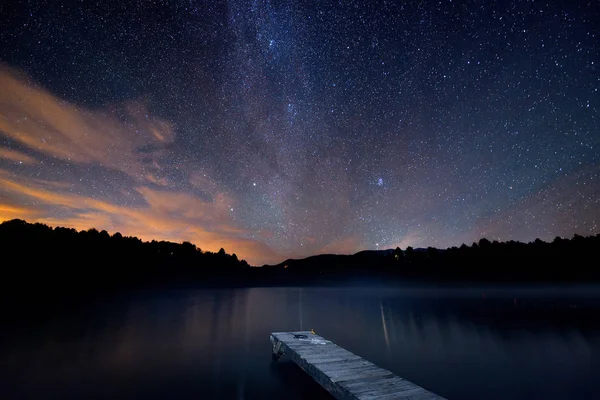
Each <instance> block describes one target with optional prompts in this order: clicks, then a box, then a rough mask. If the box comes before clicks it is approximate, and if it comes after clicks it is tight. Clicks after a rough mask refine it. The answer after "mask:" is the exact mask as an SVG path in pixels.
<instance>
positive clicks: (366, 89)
mask: <svg viewBox="0 0 600 400" xmlns="http://www.w3.org/2000/svg"><path fill="white" fill-rule="evenodd" d="M561 3H563V2H543V1H535V2H526V1H515V2H507V1H499V2H489V1H448V0H446V1H441V2H437V1H436V2H429V1H420V2H417V1H414V2H397V3H396V2H393V1H384V2H380V1H365V2H363V1H338V2H329V1H327V2H320V1H314V2H310V1H272V2H271V1H262V0H256V1H248V2H246V1H239V0H233V1H229V2H219V1H214V2H213V1H210V2H208V1H207V2H195V1H181V2H177V1H173V2H146V1H139V2H129V1H118V2H110V1H107V2H104V1H103V2H97V4H94V3H92V2H54V1H52V2H50V1H49V2H44V1H31V2H12V1H5V2H2V4H1V5H0V62H1V64H0V220H6V219H11V218H22V219H25V220H27V221H40V222H44V223H47V224H50V225H53V226H56V225H61V226H71V227H75V228H77V229H88V228H91V227H95V228H97V229H106V230H107V231H109V232H111V233H112V232H116V231H120V232H121V233H122V234H124V235H136V236H139V237H142V238H143V239H146V240H149V239H167V240H174V241H182V240H190V241H192V242H194V243H195V244H197V245H198V246H199V247H200V248H202V249H206V250H213V251H215V250H218V249H219V248H220V247H224V248H225V249H226V250H227V251H228V252H230V253H234V252H235V253H237V255H238V256H239V257H240V258H246V259H247V260H248V261H249V262H250V263H251V264H255V265H260V264H262V263H266V262H269V263H272V262H279V261H281V260H283V259H285V258H287V257H299V256H307V255H311V254H316V253H323V252H336V253H351V252H355V251H358V250H361V249H366V248H371V249H375V248H390V247H396V246H400V247H402V248H404V247H406V246H409V245H410V246H416V247H426V246H435V247H447V246H453V245H460V244H461V243H471V242H473V241H476V240H479V239H480V238H481V237H487V238H488V239H497V240H511V239H512V240H521V241H530V240H534V239H535V238H541V239H543V240H552V239H553V238H554V237H555V236H562V237H571V236H572V235H573V234H575V233H577V234H581V235H589V234H596V233H600V227H599V225H598V224H599V221H600V183H599V177H600V176H599V175H600V165H599V159H600V152H599V150H598V149H600V114H599V111H600V93H599V91H598V89H599V88H600V69H599V68H598V67H599V63H600V57H599V56H600V45H599V41H600V5H599V3H598V2H597V1H589V2H580V1H570V2H564V4H561Z"/></svg>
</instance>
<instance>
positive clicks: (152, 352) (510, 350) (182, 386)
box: [0, 288, 600, 399]
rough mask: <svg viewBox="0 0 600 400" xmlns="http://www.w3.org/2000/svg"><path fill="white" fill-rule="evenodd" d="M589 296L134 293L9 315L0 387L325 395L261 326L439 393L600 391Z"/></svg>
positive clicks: (38, 392) (63, 393) (113, 394)
mask: <svg viewBox="0 0 600 400" xmlns="http://www.w3.org/2000/svg"><path fill="white" fill-rule="evenodd" d="M598 293H599V292H598V291H597V290H596V289H594V288H587V289H578V288H572V289H570V290H563V289H560V290H558V289H556V290H551V291H549V290H528V289H519V290H516V289H511V290H509V289H504V290H491V289H469V290H465V289H391V288H387V289H381V288H361V289H357V288H343V289H341V288H304V289H301V288H253V289H234V290H198V291H186V292H169V293H162V294H137V295H135V296H130V297H129V298H119V299H114V300H112V301H103V302H97V303H95V304H93V305H86V306H81V307H78V308H74V309H72V310H70V311H69V312H61V313H56V312H54V313H50V314H49V315H39V316H37V315H36V316H34V315H31V312H30V313H29V314H28V315H24V316H22V320H21V321H16V322H15V321H13V320H11V321H10V324H7V329H5V332H4V336H3V337H4V338H5V339H6V340H4V345H0V350H1V352H0V373H1V374H0V385H1V386H0V390H1V391H0V393H5V394H7V395H8V396H2V397H3V398H18V397H19V398H20V397H34V398H50V397H52V398H56V397H58V398H69V397H70V398H82V397H85V398H131V397H138V398H164V397H171V398H173V397H177V398H223V399H255V398H257V399H258V398H281V397H283V398H290V399H301V398H308V397H311V398H328V397H327V394H326V393H325V392H324V391H323V390H322V389H321V388H320V387H318V385H316V384H315V383H314V382H312V380H311V379H310V378H308V377H307V376H306V375H305V374H304V373H303V372H302V371H300V370H299V369H298V368H297V367H295V366H294V365H293V364H291V363H290V362H289V361H286V359H285V357H284V358H283V359H282V361H280V362H278V363H272V362H271V357H270V351H271V349H270V343H269V333H270V332H271V331H282V330H284V331H285V330H300V329H311V328H313V329H315V330H316V331H317V333H319V334H321V335H322V336H324V337H326V338H328V339H331V340H333V341H334V342H336V343H337V344H339V345H340V346H342V347H345V348H347V349H348V350H350V351H352V352H354V353H356V354H358V355H360V356H363V357H365V358H367V359H369V360H370V361H373V362H375V363H377V364H379V365H380V366H382V367H384V368H387V369H390V370H391V371H393V372H395V373H396V374H398V375H400V376H402V377H405V378H407V379H409V380H412V381H414V382H416V383H417V384H420V385H422V386H424V387H425V388H427V389H429V390H432V391H434V392H438V393H439V394H441V395H443V396H446V397H448V398H457V399H458V398H461V399H463V398H464V399H476V398H487V399H496V398H497V399H500V398H502V399H505V398H513V399H519V398H522V399H525V398H527V399H529V398H532V397H533V398H541V397H543V398H546V399H559V398H597V397H598V396H599V393H600V382H598V380H597V379H596V375H597V371H600V313H598V311H600V295H598ZM40 313H42V312H41V311H40ZM44 313H47V311H44ZM31 320H41V321H43V322H40V323H37V322H31Z"/></svg>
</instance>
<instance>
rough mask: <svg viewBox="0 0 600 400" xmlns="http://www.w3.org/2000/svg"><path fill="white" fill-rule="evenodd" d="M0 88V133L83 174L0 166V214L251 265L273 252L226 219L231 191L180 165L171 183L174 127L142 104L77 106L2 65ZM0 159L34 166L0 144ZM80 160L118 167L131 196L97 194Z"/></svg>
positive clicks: (85, 163) (275, 257) (89, 164)
mask: <svg viewBox="0 0 600 400" xmlns="http://www.w3.org/2000/svg"><path fill="white" fill-rule="evenodd" d="M0 87H2V90H1V91H0V134H1V135H4V136H5V137H6V138H8V140H9V141H12V142H14V143H18V146H19V148H26V149H27V151H28V153H32V154H34V155H38V156H39V157H40V158H45V159H49V160H53V159H58V160H60V161H61V163H62V164H63V165H67V166H68V165H72V166H75V167H77V166H81V167H83V168H79V169H78V171H79V172H80V173H83V174H84V176H83V177H82V179H81V180H80V182H76V183H71V182H69V183H68V180H65V173H64V170H60V169H58V167H56V166H54V165H55V163H53V162H47V163H45V164H44V167H45V168H46V170H45V176H46V177H48V176H49V177H50V178H51V179H43V178H38V177H35V175H36V174H33V173H32V172H33V170H21V169H20V170H19V171H18V172H9V171H0V219H1V220H7V219H12V218H23V219H26V220H29V221H37V222H43V223H47V224H49V225H52V226H58V225H60V226H68V227H74V228H76V229H89V228H92V227H93V228H97V229H106V230H108V231H110V232H116V231H120V232H121V233H122V234H124V235H131V236H138V237H140V238H142V239H144V240H152V239H157V240H172V241H177V242H179V241H183V240H188V241H191V242H193V243H195V244H196V245H198V246H199V247H201V248H202V249H204V250H210V251H218V250H219V248H221V247H224V248H225V249H226V250H227V251H229V252H235V253H237V254H238V256H239V257H240V258H245V259H246V260H248V261H249V262H250V263H255V264H262V263H265V262H274V261H278V260H279V259H280V258H281V256H280V255H279V254H276V253H275V252H274V251H273V250H272V249H270V248H269V247H268V246H266V245H265V244H264V243H262V242H260V241H257V240H254V239H251V238H250V235H249V232H247V231H246V230H244V229H243V228H241V227H240V226H238V224H236V221H235V220H234V218H233V216H232V213H231V210H232V209H233V207H235V205H236V201H235V199H234V198H233V197H232V196H231V195H230V194H229V193H228V191H227V190H226V189H225V188H224V187H223V186H222V185H219V183H218V182H216V181H215V180H214V179H212V178H211V177H210V176H209V175H208V174H207V173H206V172H199V171H195V172H194V171H193V166H190V167H189V170H186V171H184V179H183V181H182V182H176V183H177V186H175V185H172V184H171V182H170V181H169V179H167V178H166V177H165V176H166V175H168V170H165V169H164V168H163V167H161V164H163V163H162V162H161V161H162V160H163V159H168V158H169V157H175V156H177V155H176V154H173V150H172V149H170V144H171V143H172V142H173V141H174V139H175V127H174V125H173V124H171V123H170V122H168V121H165V120H162V119H160V118H156V117H154V116H152V115H151V114H150V112H149V111H148V109H147V107H145V106H144V104H142V103H136V102H130V103H127V104H121V105H113V106H111V107H106V108H102V109H95V110H91V109H86V108H84V107H81V106H78V105H75V104H71V103H69V102H66V101H64V100H62V99H60V98H58V97H56V96H54V95H53V94H51V93H50V92H48V91H47V90H45V89H43V88H40V87H38V86H36V85H35V84H33V83H31V82H30V81H29V80H28V79H27V78H26V77H23V76H22V75H20V74H18V73H17V72H15V71H12V70H10V69H8V68H6V67H1V68H0ZM0 158H2V159H4V160H8V161H10V162H20V163H22V164H26V167H27V166H28V167H29V168H33V167H34V166H35V164H37V161H36V159H35V158H34V157H33V156H30V155H27V154H25V153H23V152H20V151H16V150H14V149H9V148H1V149H0ZM87 167H93V168H90V169H89V171H92V170H93V169H94V170H95V171H96V172H95V173H97V170H98V168H100V169H101V170H102V169H104V170H113V171H119V172H120V173H124V174H125V175H122V176H123V179H121V181H120V182H119V183H118V185H117V186H119V187H122V188H123V190H125V191H127V192H129V193H133V194H134V195H135V197H137V198H139V199H141V201H137V202H135V204H133V202H132V203H128V202H124V201H122V199H117V198H113V197H111V196H109V195H106V194H104V195H101V194H102V193H105V192H103V188H102V187H100V186H101V184H100V183H98V182H97V179H96V178H97V177H96V175H95V174H94V173H92V172H89V171H88V168H87ZM53 168H55V169H53ZM186 176H187V178H185V177H186ZM125 177H128V178H125ZM186 187H187V188H188V189H189V190H186ZM200 192H201V193H200Z"/></svg>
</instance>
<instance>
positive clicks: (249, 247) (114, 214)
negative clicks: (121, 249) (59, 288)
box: [0, 175, 281, 264]
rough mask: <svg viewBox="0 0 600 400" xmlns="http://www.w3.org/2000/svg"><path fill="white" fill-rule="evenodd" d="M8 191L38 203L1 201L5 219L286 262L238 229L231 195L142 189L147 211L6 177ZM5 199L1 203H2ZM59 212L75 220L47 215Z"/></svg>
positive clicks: (258, 260)
mask: <svg viewBox="0 0 600 400" xmlns="http://www.w3.org/2000/svg"><path fill="white" fill-rule="evenodd" d="M0 186H1V187H2V188H3V192H7V193H10V195H11V196H12V197H19V198H22V199H24V198H28V199H30V200H35V201H33V202H31V201H30V203H35V204H36V205H37V206H35V207H30V208H27V207H17V206H11V205H8V204H2V203H1V202H0V217H1V218H0V219H2V220H8V219H12V218H22V219H27V220H29V221H33V222H43V223H46V224H49V225H52V226H57V225H60V226H68V227H73V228H75V229H78V230H81V229H89V228H96V229H106V230H107V231H110V232H116V231H119V232H121V233H122V234H124V235H128V236H137V237H140V238H142V239H144V240H152V239H156V240H171V241H175V242H181V241H184V240H187V241H190V242H192V243H195V244H196V245H198V246H199V247H201V248H202V249H203V250H209V251H218V250H219V249H220V248H221V247H223V248H225V249H227V250H228V251H229V252H235V253H237V254H238V256H239V257H240V258H244V259H246V260H247V261H248V262H250V263H256V264H263V263H265V262H273V261H276V260H279V259H280V258H281V256H280V255H278V254H276V253H275V252H274V251H273V250H271V249H270V248H269V247H268V246H266V245H265V244H263V243H261V242H258V241H255V240H251V239H248V238H247V237H246V236H247V234H248V232H246V231H244V230H242V229H240V228H237V227H236V226H235V225H233V223H232V219H231V217H230V216H229V214H228V209H229V205H230V204H231V203H232V202H233V201H232V199H230V198H229V197H228V196H226V195H225V194H217V195H216V196H215V197H214V199H213V200H212V201H204V200H201V199H199V198H197V197H195V196H192V195H189V194H186V193H177V192H170V191H164V190H160V191H159V190H154V189H150V188H148V187H139V188H137V189H136V190H137V191H138V192H139V193H140V194H141V195H142V197H143V198H144V200H145V202H146V205H145V206H141V207H128V206H121V205H117V204H114V203H111V202H107V201H102V200H97V199H94V198H91V197H86V196H81V195H76V194H72V193H68V192H67V193H63V192H59V191H56V190H55V189H54V188H52V187H51V186H49V187H43V186H42V185H40V184H39V183H34V182H27V183H26V184H23V183H17V182H14V181H11V180H10V179H7V178H5V177H2V176H1V175H0ZM0 200H1V199H0ZM52 207H59V208H60V209H61V210H63V214H64V212H66V214H68V215H69V216H67V217H62V218H56V217H53V216H52V215H50V213H49V212H47V211H46V210H48V209H50V208H52Z"/></svg>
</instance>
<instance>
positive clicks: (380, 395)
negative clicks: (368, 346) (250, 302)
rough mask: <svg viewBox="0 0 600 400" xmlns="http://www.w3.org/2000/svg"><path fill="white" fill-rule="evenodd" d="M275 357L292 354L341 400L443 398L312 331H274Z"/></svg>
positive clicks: (309, 372)
mask: <svg viewBox="0 0 600 400" xmlns="http://www.w3.org/2000/svg"><path fill="white" fill-rule="evenodd" d="M271 343H272V344H273V359H274V360H277V359H279V357H281V356H282V355H283V354H285V355H287V356H289V357H290V358H291V359H292V361H294V362H295V363H296V364H298V366H299V367H300V368H302V369H303V370H304V371H305V372H306V373H307V374H309V375H310V376H311V377H312V378H313V379H314V380H315V381H317V382H318V383H319V384H320V385H321V386H323V387H324V388H325V390H327V391H328V392H329V393H331V394H332V395H333V397H335V398H336V399H339V400H348V399H361V400H367V399H369V400H388V399H405V400H408V399H411V400H430V399H442V400H443V397H440V396H438V395H436V394H435V393H432V392H429V391H427V390H425V389H423V388H422V387H421V386H418V385H416V384H414V383H412V382H409V381H407V380H406V379H403V378H400V377H398V376H396V375H394V374H393V373H391V372H390V371H388V370H385V369H383V368H380V367H378V366H376V365H375V364H373V363H371V362H369V361H367V360H365V359H363V358H361V357H359V356H357V355H355V354H353V353H351V352H349V351H348V350H346V349H343V348H341V347H339V346H337V345H336V344H334V343H332V342H331V341H329V340H326V339H324V338H322V337H321V336H319V335H316V334H314V333H313V332H311V331H302V332H273V333H271Z"/></svg>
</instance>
